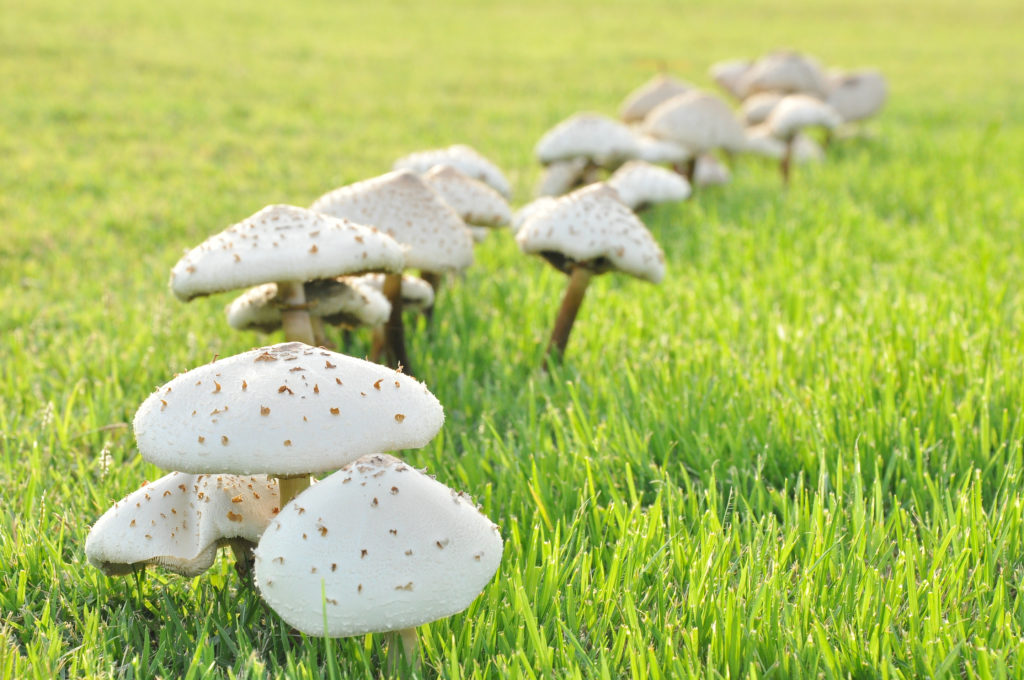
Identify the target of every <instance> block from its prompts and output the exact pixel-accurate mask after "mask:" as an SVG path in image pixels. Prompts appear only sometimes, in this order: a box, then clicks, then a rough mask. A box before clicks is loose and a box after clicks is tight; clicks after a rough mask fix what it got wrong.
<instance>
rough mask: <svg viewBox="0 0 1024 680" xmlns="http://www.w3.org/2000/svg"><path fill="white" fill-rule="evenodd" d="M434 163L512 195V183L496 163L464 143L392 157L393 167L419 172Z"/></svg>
mask: <svg viewBox="0 0 1024 680" xmlns="http://www.w3.org/2000/svg"><path fill="white" fill-rule="evenodd" d="M435 165H448V166H451V167H453V168H455V169H456V170H459V171H461V172H463V173H465V174H466V175H469V176H470V177H472V178H473V179H478V180H480V181H481V182H484V183H485V184H487V185H488V186H490V187H491V188H492V189H494V190H495V191H497V192H498V193H499V194H501V195H502V196H504V197H505V198H508V197H509V196H511V195H512V186H511V185H510V184H509V183H508V180H507V179H506V178H505V175H504V174H502V172H501V170H500V169H499V168H498V166H497V165H495V164H494V163H492V162H491V161H489V160H487V158H485V157H484V156H482V155H481V154H480V153H479V152H478V151H477V150H476V149H474V148H473V147H470V146H466V145H465V144H455V145H453V146H449V147H448V148H446V149H430V150H427V151H417V152H415V153H411V154H409V155H408V156H402V157H401V158H399V159H398V160H397V161H395V163H394V165H393V166H392V170H411V171H413V172H415V173H416V174H418V175H422V174H424V173H425V172H427V171H428V170H430V169H431V168H432V167H434V166H435Z"/></svg>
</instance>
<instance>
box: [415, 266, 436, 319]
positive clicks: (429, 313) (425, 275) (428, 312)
mask: <svg viewBox="0 0 1024 680" xmlns="http://www.w3.org/2000/svg"><path fill="white" fill-rule="evenodd" d="M420 278H421V279H423V280H424V281H426V282H427V283H429V284H430V287H431V288H433V289H434V296H435V298H434V299H437V292H438V291H439V290H441V275H440V274H438V273H437V272H427V271H421V272H420ZM423 317H424V318H425V319H426V320H427V325H428V326H429V325H430V322H431V321H433V320H434V303H430V306H428V307H425V308H424V309H423Z"/></svg>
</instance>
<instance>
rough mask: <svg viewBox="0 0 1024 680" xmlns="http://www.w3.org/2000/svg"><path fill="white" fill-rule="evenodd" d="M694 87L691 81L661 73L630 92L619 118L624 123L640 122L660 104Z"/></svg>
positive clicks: (620, 108) (621, 107)
mask: <svg viewBox="0 0 1024 680" xmlns="http://www.w3.org/2000/svg"><path fill="white" fill-rule="evenodd" d="M692 89H694V87H693V85H691V84H690V83H687V82H685V81H682V80H679V79H678V78H673V77H672V76H670V75H668V74H666V73H659V74H658V75H656V76H654V77H653V78H651V79H650V80H648V81H647V82H646V83H644V84H643V85H641V86H640V87H638V88H637V89H635V90H633V91H632V92H630V93H629V95H628V96H627V97H626V99H625V100H624V101H623V102H622V105H621V106H620V107H619V118H621V119H622V122H624V123H639V122H640V121H642V120H643V119H644V118H646V117H647V114H648V113H650V112H651V111H652V110H653V109H654V107H656V106H657V105H658V104H660V103H662V102H663V101H667V100H669V99H671V98H672V97H675V96H676V95H679V94H685V93H687V92H689V91H690V90H692Z"/></svg>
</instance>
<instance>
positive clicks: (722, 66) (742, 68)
mask: <svg viewBox="0 0 1024 680" xmlns="http://www.w3.org/2000/svg"><path fill="white" fill-rule="evenodd" d="M753 65H754V64H753V62H752V61H750V60H749V59H729V60H727V61H719V62H716V63H714V64H712V65H711V68H709V69H708V75H710V76H711V79H712V80H714V81H715V84H716V85H718V86H719V87H720V88H722V89H723V90H725V91H726V92H728V93H729V94H731V95H732V96H733V97H735V98H736V99H743V96H742V94H741V91H740V89H739V83H740V81H741V80H742V79H743V76H744V75H745V74H746V72H747V71H749V70H750V67H751V66H753Z"/></svg>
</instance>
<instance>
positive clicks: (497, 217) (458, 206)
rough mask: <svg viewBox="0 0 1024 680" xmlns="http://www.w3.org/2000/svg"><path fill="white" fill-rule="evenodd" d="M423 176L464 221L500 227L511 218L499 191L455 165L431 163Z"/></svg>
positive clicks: (471, 223)
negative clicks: (430, 166) (431, 165)
mask: <svg viewBox="0 0 1024 680" xmlns="http://www.w3.org/2000/svg"><path fill="white" fill-rule="evenodd" d="M423 179H424V180H426V182H427V184H428V185H430V188H431V189H433V190H434V191H436V192H437V193H438V194H440V195H441V198H443V199H444V202H445V203H447V204H448V205H450V206H451V207H452V208H454V209H455V212H456V213H458V215H459V217H461V218H462V221H463V222H465V223H466V224H470V225H474V226H481V227H500V226H503V225H506V224H508V223H509V222H510V221H511V220H512V210H511V209H510V208H509V207H508V203H507V202H506V201H505V199H504V198H502V196H501V194H499V193H498V192H497V191H495V190H494V189H492V188H491V187H490V186H488V185H487V184H485V183H483V182H481V181H480V180H477V179H473V178H472V177H470V176H469V175H467V174H465V173H464V172H462V171H461V170H458V169H457V168H453V167H452V166H450V165H435V166H434V167H433V168H431V169H430V170H429V171H428V172H427V173H426V174H425V175H423Z"/></svg>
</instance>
